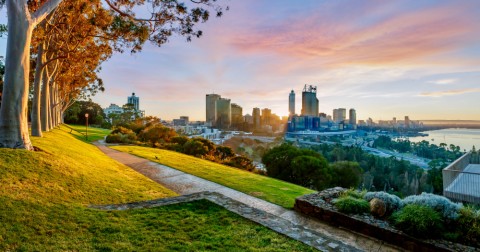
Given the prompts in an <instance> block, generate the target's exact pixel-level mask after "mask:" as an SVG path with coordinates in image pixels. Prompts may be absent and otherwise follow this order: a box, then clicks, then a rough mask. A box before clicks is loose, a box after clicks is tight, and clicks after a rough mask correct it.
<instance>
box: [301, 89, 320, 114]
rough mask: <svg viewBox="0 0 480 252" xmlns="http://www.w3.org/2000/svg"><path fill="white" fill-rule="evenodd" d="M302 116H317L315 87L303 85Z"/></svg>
mask: <svg viewBox="0 0 480 252" xmlns="http://www.w3.org/2000/svg"><path fill="white" fill-rule="evenodd" d="M302 116H318V99H317V87H314V86H312V85H309V86H308V87H307V85H305V87H304V88H303V92H302Z"/></svg>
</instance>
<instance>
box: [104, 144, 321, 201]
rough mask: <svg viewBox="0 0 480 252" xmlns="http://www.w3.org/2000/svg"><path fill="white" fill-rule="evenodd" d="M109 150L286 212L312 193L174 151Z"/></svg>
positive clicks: (151, 149)
mask: <svg viewBox="0 0 480 252" xmlns="http://www.w3.org/2000/svg"><path fill="white" fill-rule="evenodd" d="M112 148H113V149H115V150H119V151H123V152H127V153H130V154H133V155H137V156H139V157H143V158H147V159H149V160H150V161H153V162H157V163H160V164H163V165H166V166H169V167H172V168H174V169H177V170H180V171H183V172H186V173H189V174H192V175H195V176H198V177H201V178H204V179H206V180H210V181H213V182H215V183H218V184H220V185H224V186H227V187H230V188H232V189H235V190H238V191H241V192H244V193H246V194H249V195H252V196H255V197H258V198H260V199H264V200H266V201H269V202H272V203H275V204H278V205H280V206H283V207H286V208H292V207H293V204H294V203H295V198H296V197H298V196H301V195H304V194H309V193H313V192H314V191H312V190H310V189H307V188H305V187H301V186H298V185H294V184H290V183H288V182H284V181H281V180H277V179H273V178H269V177H266V176H261V175H256V174H254V173H252V172H247V171H242V170H240V169H235V168H232V167H228V166H225V165H221V164H218V163H214V162H210V161H207V160H203V159H200V158H195V157H192V156H189V155H185V154H182V153H177V152H173V151H168V150H162V149H156V148H147V147H139V146H113V147H112Z"/></svg>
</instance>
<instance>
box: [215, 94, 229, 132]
mask: <svg viewBox="0 0 480 252" xmlns="http://www.w3.org/2000/svg"><path fill="white" fill-rule="evenodd" d="M215 110H216V112H217V113H216V122H215V125H216V127H218V128H220V129H228V128H229V127H230V124H231V123H232V107H231V104H230V99H225V98H219V99H218V100H217V101H216V102H215Z"/></svg>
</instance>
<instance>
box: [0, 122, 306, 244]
mask: <svg viewBox="0 0 480 252" xmlns="http://www.w3.org/2000/svg"><path fill="white" fill-rule="evenodd" d="M69 132H70V130H69V129H68V128H66V127H64V126H62V127H61V128H60V129H55V130H53V131H52V132H49V133H45V135H44V138H36V137H33V138H32V141H33V144H34V146H36V147H39V148H40V149H41V150H43V151H37V152H30V151H24V150H11V149H0V205H1V207H0V251H14V250H15V251H66V250H68V251H92V250H99V251H117V250H120V251H132V250H136V251H171V250H179V251H193V250H222V251H230V250H253V251H282V250H283V251H290V250H297V251H304V250H312V249H311V248H310V247H308V246H306V245H304V244H302V243H299V242H297V241H294V240H291V239H289V238H287V237H285V236H283V235H280V234H278V233H275V232H273V231H271V230H269V229H267V228H265V227H263V226H259V225H257V224H255V223H253V222H251V221H249V220H246V219H244V218H241V217H240V216H238V215H236V214H233V213H231V212H229V211H227V210H225V209H224V208H221V207H219V206H217V205H215V204H213V203H210V202H208V201H197V202H191V203H184V204H178V205H171V206H165V207H158V208H151V209H138V210H129V211H100V210H93V209H89V208H87V207H86V206H87V205H88V204H107V203H108V204H111V203H123V202H131V201H139V200H147V199H154V198H161V197H170V196H174V195H176V194H175V193H174V192H172V191H170V190H168V189H166V188H164V187H162V186H161V185H159V184H157V183H155V182H153V181H151V180H149V179H148V178H146V177H144V176H142V175H140V174H139V173H136V172H135V171H133V170H131V169H130V168H128V167H126V166H124V165H122V164H120V163H117V162H116V161H114V160H112V159H110V158H108V157H107V156H105V155H104V154H103V153H102V152H100V151H99V150H98V149H97V148H96V147H95V146H93V145H91V144H88V143H85V142H82V141H79V140H77V139H76V138H75V137H74V136H73V135H72V134H70V133H69Z"/></svg>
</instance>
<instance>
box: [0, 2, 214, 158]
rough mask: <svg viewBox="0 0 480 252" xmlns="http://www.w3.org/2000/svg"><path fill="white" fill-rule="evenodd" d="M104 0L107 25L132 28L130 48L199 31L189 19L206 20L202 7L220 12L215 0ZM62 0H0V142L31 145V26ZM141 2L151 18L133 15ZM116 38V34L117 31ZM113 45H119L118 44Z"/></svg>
mask: <svg viewBox="0 0 480 252" xmlns="http://www.w3.org/2000/svg"><path fill="white" fill-rule="evenodd" d="M84 1H86V4H95V6H96V7H97V8H103V7H102V4H101V3H100V2H99V1H93V0H84ZM104 1H105V3H106V4H107V5H108V6H109V8H110V10H111V12H110V13H111V15H112V17H113V19H112V22H111V29H112V30H115V31H118V32H119V33H121V32H124V33H129V34H132V33H133V34H135V35H136V36H138V37H139V38H140V39H139V40H137V41H136V42H132V43H130V44H129V45H131V46H132V49H131V51H133V52H136V51H139V50H141V46H142V44H143V43H144V42H145V41H146V40H150V41H152V42H153V43H155V44H157V45H161V44H164V43H166V42H167V39H168V37H169V36H171V35H172V34H174V33H177V34H180V35H182V36H185V37H186V38H187V40H190V39H191V38H192V37H199V36H201V35H202V32H201V31H199V30H195V29H194V25H195V24H196V23H198V22H205V21H206V20H208V18H209V11H208V10H207V9H206V8H213V9H214V10H215V11H216V12H217V16H221V14H222V11H223V9H222V8H221V7H220V6H218V5H216V4H214V3H215V1H216V0H200V1H193V0H192V1H191V2H192V3H194V4H196V5H201V6H202V7H194V8H191V9H190V10H189V9H188V8H187V6H186V5H185V4H184V3H179V2H178V1H177V0H172V1H143V0H122V1H120V0H117V1H114V0H104ZM62 2H64V1H63V0H43V1H42V0H40V1H28V0H2V1H1V2H0V5H1V6H3V5H4V4H5V3H6V8H7V15H8V24H9V27H8V38H7V53H6V62H5V63H6V64H5V72H6V73H5V83H4V87H3V92H2V99H3V100H2V102H3V104H4V106H2V107H1V108H0V147H4V148H5V147H6V148H23V149H28V150H32V149H33V147H32V144H31V142H30V137H29V134H28V122H27V104H28V91H29V74H30V73H29V71H30V45H31V38H32V32H33V29H34V28H35V27H36V26H37V25H38V24H39V23H40V22H42V21H43V20H44V19H45V18H46V17H47V15H49V14H50V13H52V11H53V10H54V9H55V8H57V6H58V5H59V4H60V3H62ZM65 2H66V1H65ZM146 3H149V4H151V6H150V10H151V14H152V15H151V18H146V19H144V18H138V17H136V15H135V13H134V12H133V11H132V9H135V8H134V7H136V6H142V5H144V4H146ZM118 39H121V37H120V36H119V37H118ZM117 49H119V50H121V48H120V47H119V48H117Z"/></svg>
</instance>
